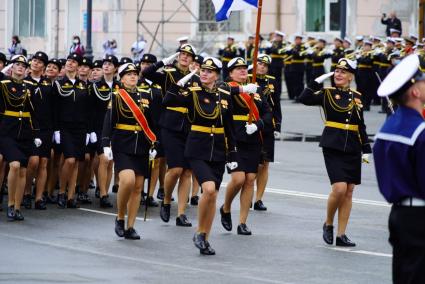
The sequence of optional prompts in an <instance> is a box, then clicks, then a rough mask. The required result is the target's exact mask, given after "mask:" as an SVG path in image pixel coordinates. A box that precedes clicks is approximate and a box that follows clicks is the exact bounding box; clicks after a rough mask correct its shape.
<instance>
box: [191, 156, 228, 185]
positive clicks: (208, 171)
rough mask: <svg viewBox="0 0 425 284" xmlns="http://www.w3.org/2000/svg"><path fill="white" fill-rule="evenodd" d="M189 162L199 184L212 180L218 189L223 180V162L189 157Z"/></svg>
mask: <svg viewBox="0 0 425 284" xmlns="http://www.w3.org/2000/svg"><path fill="white" fill-rule="evenodd" d="M189 163H190V167H191V168H192V171H193V174H194V175H195V177H196V179H197V180H198V182H199V184H200V185H202V183H204V182H207V181H213V182H214V183H215V190H217V191H218V190H219V189H220V184H221V182H222V181H223V174H224V163H225V162H210V161H203V160H196V159H190V160H189Z"/></svg>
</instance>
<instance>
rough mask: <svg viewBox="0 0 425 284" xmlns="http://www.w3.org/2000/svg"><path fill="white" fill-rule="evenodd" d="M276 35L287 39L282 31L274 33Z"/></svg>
mask: <svg viewBox="0 0 425 284" xmlns="http://www.w3.org/2000/svg"><path fill="white" fill-rule="evenodd" d="M274 33H275V35H278V36H281V37H285V36H286V34H285V33H284V32H281V31H274Z"/></svg>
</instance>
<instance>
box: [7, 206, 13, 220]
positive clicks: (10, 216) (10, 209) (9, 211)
mask: <svg viewBox="0 0 425 284" xmlns="http://www.w3.org/2000/svg"><path fill="white" fill-rule="evenodd" d="M7 221H9V222H11V221H15V206H9V207H7Z"/></svg>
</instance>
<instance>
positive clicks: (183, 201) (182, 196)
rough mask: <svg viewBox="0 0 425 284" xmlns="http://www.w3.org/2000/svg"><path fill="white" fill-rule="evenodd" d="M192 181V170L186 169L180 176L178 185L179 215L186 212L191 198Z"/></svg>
mask: <svg viewBox="0 0 425 284" xmlns="http://www.w3.org/2000/svg"><path fill="white" fill-rule="evenodd" d="M191 182H192V171H191V170H187V169H185V170H184V171H183V173H182V174H181V176H180V180H179V186H178V210H177V216H180V215H182V214H184V212H185V211H186V206H187V199H188V198H189V192H190V184H191Z"/></svg>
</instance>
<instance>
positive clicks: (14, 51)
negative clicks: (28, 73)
mask: <svg viewBox="0 0 425 284" xmlns="http://www.w3.org/2000/svg"><path fill="white" fill-rule="evenodd" d="M8 51H9V54H10V57H13V56H14V55H18V54H23V53H24V49H23V48H22V45H21V40H20V39H19V37H18V36H17V35H14V36H12V45H11V46H10V47H9V48H8ZM24 55H26V54H24Z"/></svg>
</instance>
